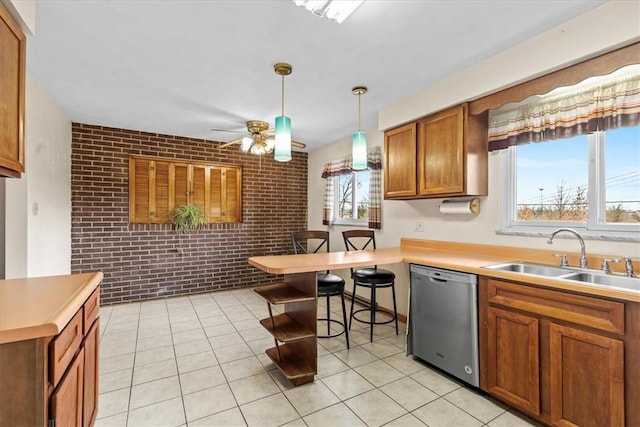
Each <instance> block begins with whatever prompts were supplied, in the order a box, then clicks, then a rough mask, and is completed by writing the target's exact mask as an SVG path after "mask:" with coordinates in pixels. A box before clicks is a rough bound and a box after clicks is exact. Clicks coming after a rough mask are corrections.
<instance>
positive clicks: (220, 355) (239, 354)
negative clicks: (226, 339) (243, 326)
mask: <svg viewBox="0 0 640 427" xmlns="http://www.w3.org/2000/svg"><path fill="white" fill-rule="evenodd" d="M213 352H214V353H215V355H216V359H218V362H219V363H220V364H222V363H227V362H232V361H234V360H238V359H244V358H245V357H249V356H253V355H254V354H253V351H251V349H250V348H249V346H248V345H246V344H245V343H242V344H236V345H232V346H229V347H223V348H217V349H214V350H213Z"/></svg>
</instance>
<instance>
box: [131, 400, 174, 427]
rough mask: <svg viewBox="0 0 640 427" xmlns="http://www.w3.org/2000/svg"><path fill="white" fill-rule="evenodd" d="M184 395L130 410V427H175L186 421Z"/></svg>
mask: <svg viewBox="0 0 640 427" xmlns="http://www.w3.org/2000/svg"><path fill="white" fill-rule="evenodd" d="M185 421H186V420H185V417H184V406H183V405H182V397H177V398H175V399H170V400H165V401H163V402H158V403H154V404H151V405H148V406H144V407H142V408H138V409H134V410H132V411H129V420H128V422H127V425H128V426H130V427H142V426H154V427H163V426H167V427H174V426H179V425H182V424H184V423H185Z"/></svg>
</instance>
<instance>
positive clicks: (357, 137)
mask: <svg viewBox="0 0 640 427" xmlns="http://www.w3.org/2000/svg"><path fill="white" fill-rule="evenodd" d="M351 92H352V93H353V94H354V95H358V131H357V132H354V133H353V138H352V139H351V155H352V158H353V159H352V163H351V169H352V170H354V171H361V170H364V169H366V168H367V134H366V133H365V132H364V131H363V130H362V127H361V126H360V97H361V96H362V95H364V94H365V93H367V88H366V87H365V86H356V87H354V88H353V89H351Z"/></svg>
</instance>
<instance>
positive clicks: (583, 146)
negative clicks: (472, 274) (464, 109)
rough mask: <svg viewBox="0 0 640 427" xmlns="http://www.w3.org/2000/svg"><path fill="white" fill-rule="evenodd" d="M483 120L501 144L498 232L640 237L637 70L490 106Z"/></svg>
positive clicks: (494, 142)
mask: <svg viewBox="0 0 640 427" xmlns="http://www.w3.org/2000/svg"><path fill="white" fill-rule="evenodd" d="M609 78H611V76H610V77H609ZM490 122H491V123H490V131H489V140H490V149H491V148H492V145H493V148H494V149H496V148H498V149H503V148H504V149H503V150H502V151H501V153H500V156H501V168H500V169H501V171H502V174H501V175H502V179H501V199H502V200H503V203H502V220H501V231H502V232H507V233H510V232H513V233H524V234H547V233H549V232H550V231H551V230H553V229H555V228H558V227H572V228H575V229H578V230H579V231H580V232H581V233H582V234H584V235H585V236H591V237H594V238H598V237H600V238H621V239H624V240H638V239H640V75H638V74H637V73H636V74H635V75H632V76H631V77H629V76H628V75H624V76H623V77H618V78H617V79H615V78H613V79H612V80H607V81H605V82H599V83H597V84H595V85H594V84H593V83H592V84H591V85H587V86H586V89H576V90H574V91H572V92H571V93H568V94H560V95H555V96H553V94H552V96H551V97H549V98H547V99H542V100H536V101H535V102H534V103H530V102H525V103H524V104H523V105H520V106H517V107H512V108H510V109H507V108H504V109H501V110H497V111H495V112H492V113H491V118H490ZM505 147H506V148H505Z"/></svg>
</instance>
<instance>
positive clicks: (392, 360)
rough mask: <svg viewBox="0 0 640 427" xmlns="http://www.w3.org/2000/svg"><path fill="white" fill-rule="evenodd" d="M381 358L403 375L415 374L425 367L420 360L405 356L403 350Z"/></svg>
mask: <svg viewBox="0 0 640 427" xmlns="http://www.w3.org/2000/svg"><path fill="white" fill-rule="evenodd" d="M383 360H384V361H385V362H387V363H388V364H389V365H391V366H393V367H394V368H396V369H397V370H398V371H400V372H402V373H403V374H405V375H411V374H415V373H416V372H418V371H421V370H423V369H426V366H425V365H424V364H423V363H422V362H420V361H419V360H416V359H414V358H413V356H405V354H404V352H403V353H398V354H394V355H393V356H389V357H385V358H384V359H383Z"/></svg>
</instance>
